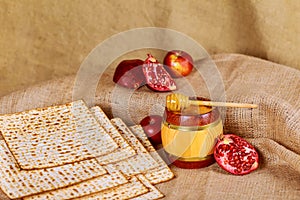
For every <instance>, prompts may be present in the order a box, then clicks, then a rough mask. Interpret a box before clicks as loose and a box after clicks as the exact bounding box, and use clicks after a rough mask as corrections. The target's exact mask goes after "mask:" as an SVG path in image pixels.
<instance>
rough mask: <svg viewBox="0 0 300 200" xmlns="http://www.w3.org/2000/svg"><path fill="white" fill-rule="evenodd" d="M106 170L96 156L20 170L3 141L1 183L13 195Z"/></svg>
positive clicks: (29, 192)
mask: <svg viewBox="0 0 300 200" xmlns="http://www.w3.org/2000/svg"><path fill="white" fill-rule="evenodd" d="M105 173H106V170H105V169H104V168H103V167H102V166H101V165H99V163H98V162H97V161H96V160H95V159H90V160H84V161H81V162H77V163H73V164H66V165H63V166H59V167H53V168H47V169H37V170H20V169H19V168H18V165H17V163H16V162H15V160H14V158H13V156H12V154H11V152H10V151H9V149H8V147H7V146H6V144H5V142H4V141H3V140H2V141H0V187H1V189H2V191H3V192H4V193H5V194H6V195H7V196H8V197H10V198H11V199H15V198H20V197H24V196H27V195H32V194H37V193H40V192H44V191H48V190H54V189H57V188H61V187H65V186H68V185H71V184H75V183H79V182H81V181H85V180H88V179H91V178H94V177H98V176H100V175H103V174H105Z"/></svg>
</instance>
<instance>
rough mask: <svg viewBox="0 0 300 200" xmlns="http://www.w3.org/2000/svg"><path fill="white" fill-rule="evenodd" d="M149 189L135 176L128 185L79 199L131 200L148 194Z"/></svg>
mask: <svg viewBox="0 0 300 200" xmlns="http://www.w3.org/2000/svg"><path fill="white" fill-rule="evenodd" d="M148 191H149V190H148V188H147V187H146V186H145V185H144V184H143V183H142V182H141V181H139V179H138V178H137V177H135V176H133V177H131V178H130V179H129V181H128V183H125V184H123V185H120V186H117V187H114V188H111V189H107V190H103V191H101V192H98V193H95V194H91V195H88V196H85V197H81V198H78V199H80V200H121V199H122V200H123V199H130V198H133V197H136V196H139V195H141V194H145V193H146V192H148Z"/></svg>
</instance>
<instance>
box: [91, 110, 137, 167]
mask: <svg viewBox="0 0 300 200" xmlns="http://www.w3.org/2000/svg"><path fill="white" fill-rule="evenodd" d="M90 110H91V112H92V113H93V115H94V116H95V118H96V119H97V121H98V123H99V124H100V125H101V126H102V127H103V128H104V130H105V131H106V132H107V133H108V134H110V136H111V137H112V138H113V140H114V141H115V142H116V143H117V144H118V145H119V148H117V149H116V150H115V151H114V152H112V153H110V154H108V155H104V156H101V157H99V158H98V159H97V160H98V162H99V163H100V164H101V165H106V164H109V163H114V162H118V161H120V160H124V159H126V158H129V157H131V156H133V155H135V154H136V152H135V151H134V150H133V148H132V147H131V146H130V145H129V144H128V142H127V141H126V140H125V139H124V138H123V137H122V136H121V134H120V133H119V131H118V130H117V129H116V128H115V127H114V126H113V125H112V123H111V122H110V120H109V119H108V117H107V116H106V114H105V113H104V112H103V110H102V109H101V108H100V107H98V106H95V107H93V108H91V109H90Z"/></svg>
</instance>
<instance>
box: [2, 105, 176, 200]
mask: <svg viewBox="0 0 300 200" xmlns="http://www.w3.org/2000/svg"><path fill="white" fill-rule="evenodd" d="M0 133H1V135H2V137H3V138H4V140H0V187H1V189H2V191H3V192H4V193H6V194H7V196H8V197H9V198H11V199H17V198H23V199H41V200H44V199H159V198H161V197H163V194H162V193H161V192H160V191H158V190H157V188H156V187H155V186H153V185H155V184H157V183H161V182H164V181H168V180H170V179H172V178H173V177H174V174H173V173H172V171H171V170H170V169H169V167H168V166H167V165H166V164H165V162H164V161H163V160H162V159H161V157H160V156H159V155H158V154H157V152H156V151H155V149H154V148H153V147H152V145H151V143H150V142H149V140H148V139H147V137H146V135H145V134H144V132H143V129H142V128H141V127H140V126H139V125H136V126H133V127H130V128H129V127H127V126H126V125H125V124H124V123H123V121H122V120H121V119H119V118H115V119H112V120H109V119H108V118H107V116H106V115H105V113H104V112H103V111H102V110H101V108H99V107H93V108H91V109H88V107H87V106H86V105H85V103H84V102H83V101H75V102H72V103H69V104H65V105H59V106H52V107H47V108H40V109H35V110H30V111H24V112H21V113H15V114H8V115H2V116H0Z"/></svg>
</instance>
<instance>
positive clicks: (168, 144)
mask: <svg viewBox="0 0 300 200" xmlns="http://www.w3.org/2000/svg"><path fill="white" fill-rule="evenodd" d="M194 99H197V100H209V99H205V98H201V97H197V98H194ZM191 100H192V99H191ZM221 134H223V124H222V120H221V117H220V112H219V110H218V109H217V108H216V107H210V106H194V105H191V106H188V107H187V108H184V109H182V110H180V111H171V110H169V109H168V108H167V107H166V108H165V112H164V116H163V122H162V129H161V136H162V145H163V148H164V150H165V151H166V153H167V155H168V157H169V160H170V162H171V163H173V164H174V165H175V166H177V167H180V168H189V169H192V168H202V167H207V166H209V165H211V164H212V163H214V161H215V160H214V157H213V151H214V146H215V144H216V142H217V138H218V137H219V136H220V135H221Z"/></svg>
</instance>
